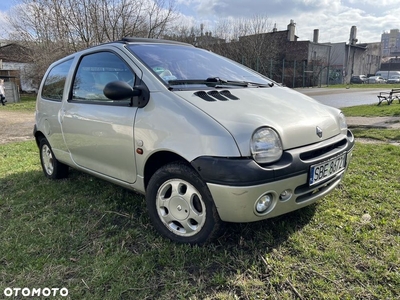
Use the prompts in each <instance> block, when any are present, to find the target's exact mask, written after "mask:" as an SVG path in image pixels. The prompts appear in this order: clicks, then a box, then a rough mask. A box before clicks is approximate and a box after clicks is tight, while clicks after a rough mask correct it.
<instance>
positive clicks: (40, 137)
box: [33, 128, 46, 147]
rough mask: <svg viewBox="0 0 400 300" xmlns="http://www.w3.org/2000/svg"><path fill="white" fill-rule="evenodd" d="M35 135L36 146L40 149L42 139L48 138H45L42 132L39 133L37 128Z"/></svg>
mask: <svg viewBox="0 0 400 300" xmlns="http://www.w3.org/2000/svg"><path fill="white" fill-rule="evenodd" d="M33 135H34V137H35V141H36V145H37V146H38V147H39V145H40V140H41V139H42V138H46V137H45V136H44V134H43V132H41V131H39V130H36V128H35V130H34V133H33Z"/></svg>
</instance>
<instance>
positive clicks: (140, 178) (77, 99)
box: [34, 38, 354, 244]
mask: <svg viewBox="0 0 400 300" xmlns="http://www.w3.org/2000/svg"><path fill="white" fill-rule="evenodd" d="M34 135H35V138H36V142H37V145H38V147H39V153H40V159H41V165H42V168H43V171H44V174H45V175H46V177H48V178H51V179H58V178H63V177H66V176H67V175H68V168H69V167H72V168H75V169H78V170H81V171H83V172H87V173H90V174H92V175H94V176H97V177H100V178H102V179H105V180H108V181H111V182H113V183H115V184H118V185H121V186H123V187H126V188H128V189H132V190H135V191H137V192H139V193H142V194H144V195H145V196H146V202H147V208H148V213H149V216H150V218H151V221H152V223H153V225H154V227H155V228H156V229H157V230H158V231H159V232H160V233H161V234H162V235H163V236H165V237H167V238H169V239H171V240H173V241H176V242H180V243H190V244H202V243H205V242H207V241H209V240H211V239H213V238H215V237H216V236H217V235H218V232H219V228H220V225H221V222H253V221H259V220H263V219H266V218H271V217H275V216H278V215H281V214H284V213H288V212H290V211H293V210H296V209H299V208H302V207H304V206H307V205H310V204H312V203H314V202H315V201H317V200H318V199H320V198H321V197H323V196H325V195H327V194H328V193H330V192H331V191H332V190H333V189H334V188H335V187H336V186H337V185H338V184H339V183H340V182H341V180H342V179H343V176H344V174H345V172H346V170H347V168H348V165H349V163H350V159H351V153H352V149H353V147H354V137H353V135H352V133H351V132H350V131H349V130H348V128H347V125H346V120H345V117H344V115H343V114H342V113H341V112H340V110H338V109H335V108H332V107H328V106H325V105H323V104H321V103H318V102H317V101H315V100H313V99H311V98H309V97H307V96H305V95H302V94H300V93H298V92H296V91H294V90H291V89H289V88H286V87H282V86H280V85H279V84H277V83H275V82H273V81H272V80H270V79H268V78H266V77H264V76H262V75H260V74H258V73H257V72H255V71H253V70H251V69H248V68H246V67H244V66H242V65H240V64H238V63H235V62H233V61H231V60H229V59H227V58H224V57H221V56H219V55H216V54H214V53H212V52H209V51H206V50H203V49H199V48H195V47H193V46H191V45H188V44H182V43H178V42H173V41H165V40H154V39H138V38H125V39H123V40H121V41H116V42H112V43H107V44H103V45H99V46H96V47H92V48H89V49H86V50H84V51H81V52H78V53H74V54H72V55H70V56H67V57H65V58H63V59H61V60H59V61H57V62H54V63H53V64H52V65H51V66H50V67H49V69H48V71H47V72H46V74H45V76H44V78H43V81H42V83H41V86H40V89H39V92H38V97H37V105H36V124H35V128H34Z"/></svg>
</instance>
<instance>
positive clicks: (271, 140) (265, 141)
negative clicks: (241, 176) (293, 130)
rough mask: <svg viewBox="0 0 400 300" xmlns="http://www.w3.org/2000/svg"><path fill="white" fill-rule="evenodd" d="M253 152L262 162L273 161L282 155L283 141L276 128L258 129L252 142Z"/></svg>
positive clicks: (255, 157)
mask: <svg viewBox="0 0 400 300" xmlns="http://www.w3.org/2000/svg"><path fill="white" fill-rule="evenodd" d="M250 149H251V154H252V156H253V158H254V160H255V161H256V162H258V163H260V164H265V163H271V162H275V161H277V160H279V159H280V158H281V156H282V142H281V139H280V137H279V135H278V134H277V133H276V131H275V130H273V129H271V128H267V127H262V128H259V129H257V130H256V131H255V132H254V133H253V136H252V137H251V142H250Z"/></svg>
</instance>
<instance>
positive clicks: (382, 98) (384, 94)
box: [377, 89, 400, 105]
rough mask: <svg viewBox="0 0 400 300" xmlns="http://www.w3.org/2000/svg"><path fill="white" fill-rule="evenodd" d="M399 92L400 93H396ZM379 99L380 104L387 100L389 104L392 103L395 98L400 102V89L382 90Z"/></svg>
mask: <svg viewBox="0 0 400 300" xmlns="http://www.w3.org/2000/svg"><path fill="white" fill-rule="evenodd" d="M396 94H398V95H396ZM377 97H378V99H379V102H378V105H381V103H382V102H383V101H386V102H387V104H388V105H390V104H392V102H393V100H396V99H397V100H399V103H400V89H392V90H391V91H390V92H380V93H379V95H378V96H377Z"/></svg>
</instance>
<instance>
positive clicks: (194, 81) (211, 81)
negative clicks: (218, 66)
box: [168, 77, 274, 89]
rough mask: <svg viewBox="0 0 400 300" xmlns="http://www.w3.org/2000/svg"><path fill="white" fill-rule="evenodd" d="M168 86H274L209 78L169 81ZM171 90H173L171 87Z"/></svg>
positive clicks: (271, 84)
mask: <svg viewBox="0 0 400 300" xmlns="http://www.w3.org/2000/svg"><path fill="white" fill-rule="evenodd" d="M168 84H169V85H170V86H171V85H185V84H205V85H207V86H209V87H215V88H218V87H222V86H223V87H226V86H229V85H230V86H240V87H250V86H256V87H268V86H269V87H272V86H273V85H274V84H273V83H272V82H271V83H257V82H249V81H234V80H225V79H221V78H219V77H209V78H207V79H205V80H204V79H181V80H169V81H168ZM170 89H172V88H171V87H170Z"/></svg>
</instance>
